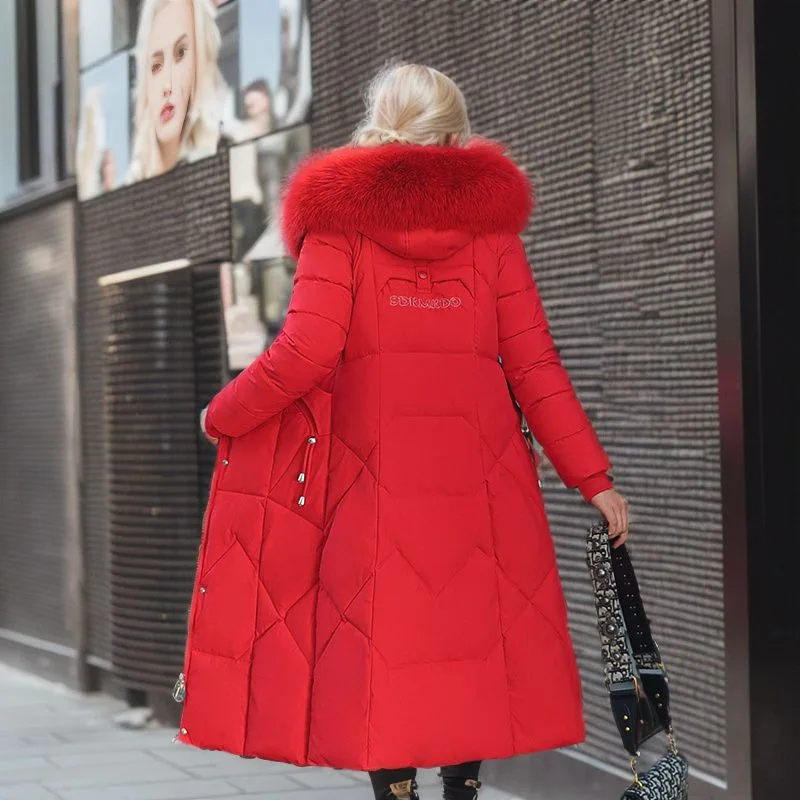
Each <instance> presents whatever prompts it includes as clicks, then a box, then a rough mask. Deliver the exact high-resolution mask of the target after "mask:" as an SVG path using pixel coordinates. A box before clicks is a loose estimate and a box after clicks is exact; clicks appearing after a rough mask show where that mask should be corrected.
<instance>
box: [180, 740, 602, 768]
mask: <svg viewBox="0 0 800 800" xmlns="http://www.w3.org/2000/svg"><path fill="white" fill-rule="evenodd" d="M585 739H586V737H585V735H583V734H582V735H580V736H570V737H567V738H565V739H564V740H557V741H553V742H550V743H546V744H544V743H543V744H540V745H531V746H530V747H520V748H517V747H511V748H503V749H499V750H475V751H472V750H469V751H467V750H464V751H461V752H459V754H458V755H457V756H453V754H452V753H450V754H447V755H444V754H443V755H442V756H440V757H435V756H431V757H427V758H423V759H418V760H417V761H416V762H415V763H414V764H405V763H402V764H400V763H394V762H393V761H386V762H372V761H359V760H358V759H354V760H350V759H347V758H344V759H341V760H339V759H336V760H335V761H325V760H324V759H315V758H298V759H294V758H291V757H288V756H286V755H281V754H279V753H259V754H255V753H252V754H251V753H231V755H234V756H238V757H239V758H245V759H258V760H260V761H271V762H274V763H279V764H290V765H292V766H295V767H327V768H329V769H337V770H339V769H346V770H353V771H356V772H372V771H373V770H378V769H400V768H404V767H413V768H416V769H436V768H439V767H441V766H443V765H445V764H449V763H466V762H468V761H499V760H503V759H507V758H514V757H516V756H526V755H533V754H535V753H545V752H551V751H553V750H563V749H565V748H568V747H575V746H576V745H580V744H583V742H584V741H585ZM175 741H176V742H178V743H180V744H184V745H188V746H190V747H194V748H195V749H197V750H208V751H211V752H216V753H230V750H226V749H225V748H224V747H214V746H212V745H210V744H209V745H200V744H197V743H195V742H193V741H191V739H190V737H189V736H187V735H184V734H179V735H178V736H177V737H176V738H175ZM401 760H402V759H401Z"/></svg>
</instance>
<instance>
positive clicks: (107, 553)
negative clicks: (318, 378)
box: [78, 150, 231, 689]
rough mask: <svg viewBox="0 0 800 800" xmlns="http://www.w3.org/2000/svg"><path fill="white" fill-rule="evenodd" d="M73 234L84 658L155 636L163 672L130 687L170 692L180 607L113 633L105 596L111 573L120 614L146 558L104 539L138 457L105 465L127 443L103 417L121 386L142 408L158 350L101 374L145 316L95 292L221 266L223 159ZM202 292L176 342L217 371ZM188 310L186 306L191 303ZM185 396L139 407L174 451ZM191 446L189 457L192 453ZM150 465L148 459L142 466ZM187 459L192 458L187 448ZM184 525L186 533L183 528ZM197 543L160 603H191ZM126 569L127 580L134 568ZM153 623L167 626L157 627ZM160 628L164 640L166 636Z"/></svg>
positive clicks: (226, 213)
mask: <svg viewBox="0 0 800 800" xmlns="http://www.w3.org/2000/svg"><path fill="white" fill-rule="evenodd" d="M79 224H80V241H79V263H80V271H79V280H78V310H79V315H78V316H79V342H80V357H81V371H80V387H81V406H82V407H81V410H82V429H83V463H84V475H85V487H84V492H83V524H84V537H85V543H86V558H87V561H88V562H89V563H91V564H92V565H93V567H94V568H93V569H92V570H90V571H89V573H88V574H87V614H88V652H89V655H90V657H91V658H92V660H93V661H94V663H95V664H98V665H100V666H101V667H103V668H105V669H112V655H113V652H114V649H115V648H114V646H113V645H114V638H115V633H116V636H117V641H118V642H119V643H120V647H124V648H127V650H126V651H127V652H132V650H131V644H130V635H131V634H130V630H129V628H128V627H127V626H128V625H131V626H132V627H133V628H137V623H138V629H139V630H140V631H143V632H144V633H147V634H148V638H152V636H150V633H152V634H153V635H155V636H156V638H158V637H159V636H160V637H161V641H162V642H164V643H165V646H164V650H165V652H168V657H164V658H162V662H163V663H161V664H159V665H157V666H158V669H156V670H155V671H154V672H153V673H152V674H150V675H145V674H142V677H141V680H139V681H138V682H137V683H138V684H139V685H153V686H155V685H159V686H162V687H163V688H164V689H166V688H167V687H168V683H167V681H166V679H165V677H164V674H165V673H166V674H169V675H172V674H176V673H177V671H178V668H179V666H180V662H181V658H180V655H179V654H178V655H176V653H179V651H181V650H182V647H183V635H184V633H185V620H184V618H183V615H184V610H185V607H184V606H183V605H181V604H180V602H178V603H177V604H172V603H168V604H167V606H165V615H164V616H163V617H158V615H157V616H156V618H155V619H153V618H151V616H150V615H151V614H152V612H153V611H154V610H155V611H156V612H159V611H160V610H161V606H159V605H158V601H153V598H148V599H149V600H150V601H152V602H147V601H145V602H143V603H141V604H140V607H139V610H138V611H136V612H131V611H129V613H128V620H127V622H126V621H125V620H122V622H121V624H116V628H115V622H114V619H112V589H114V586H112V583H113V581H112V571H114V572H115V573H116V574H117V575H119V576H120V577H119V578H118V579H117V580H116V584H115V585H116V587H117V588H116V589H115V591H116V592H117V599H116V601H115V602H116V607H117V608H118V609H121V608H123V607H124V604H125V602H126V598H125V597H123V598H122V599H120V592H122V594H124V592H123V591H122V590H121V588H120V587H121V584H122V582H124V580H125V573H126V570H128V569H129V568H131V567H129V562H128V559H129V558H131V559H133V560H134V561H136V560H137V559H139V561H144V560H146V556H147V554H146V553H145V551H144V550H140V552H138V553H137V552H136V551H135V549H132V548H130V547H128V548H127V550H126V544H125V542H124V541H122V540H121V539H120V540H117V541H116V543H115V541H114V538H113V536H112V527H113V525H112V522H113V520H112V515H111V513H110V510H111V508H112V507H115V508H117V512H116V517H115V519H116V524H117V526H118V530H119V531H123V530H124V528H125V525H126V522H125V520H124V519H123V516H124V514H123V513H122V512H121V511H120V510H119V509H120V508H124V507H125V502H124V498H122V497H121V495H120V493H124V491H125V480H126V479H125V471H126V470H128V471H129V474H130V476H131V478H132V477H133V475H134V473H135V471H136V469H137V462H136V457H135V455H134V456H131V454H130V453H128V454H127V459H126V460H121V461H120V462H119V463H117V464H115V465H112V464H111V463H110V461H109V455H110V453H111V452H112V449H111V441H110V438H111V437H116V441H117V442H118V444H117V446H118V447H119V446H121V445H120V444H119V442H122V443H124V442H125V441H126V418H125V415H123V414H118V413H117V414H115V413H111V412H110V411H109V408H110V406H109V398H113V397H122V398H124V397H125V395H126V391H125V390H126V386H127V389H128V393H129V394H130V395H131V397H138V398H140V399H141V398H142V397H146V393H147V389H146V387H145V386H143V384H142V381H145V382H146V381H147V380H148V379H149V375H148V370H151V371H152V372H153V373H155V372H157V369H156V366H155V361H156V358H157V352H156V350H154V349H153V348H152V347H151V348H150V350H148V349H147V348H146V347H143V348H140V350H139V352H138V359H137V354H136V353H133V354H132V357H133V362H132V366H131V367H130V368H129V370H128V372H127V373H126V372H125V371H124V370H123V371H120V370H118V369H115V370H114V371H113V374H112V372H111V371H109V366H111V365H112V360H113V359H114V358H115V353H116V352H117V351H118V350H126V348H127V350H129V349H130V344H131V340H130V337H129V338H128V340H127V341H126V342H122V343H121V345H122V346H121V347H120V348H116V349H115V346H114V341H113V339H112V338H110V337H111V336H112V335H120V331H124V330H125V329H126V326H130V325H133V326H134V328H135V327H136V319H135V317H134V315H135V314H138V315H139V316H142V318H143V315H144V309H143V308H142V307H141V306H139V307H137V308H136V309H135V308H134V306H130V307H126V306H125V305H124V304H120V303H119V302H117V301H116V300H115V298H116V296H117V293H116V292H115V291H114V290H113V289H106V290H104V289H102V288H101V287H100V285H99V283H98V280H99V279H100V278H101V277H103V276H107V275H111V274H113V273H119V272H125V271H127V270H132V269H135V268H137V267H145V266H150V265H156V264H159V263H162V262H167V261H172V260H175V259H183V258H186V259H189V261H191V262H192V264H194V265H197V267H202V265H205V264H209V263H219V262H220V261H224V260H226V259H228V258H229V257H230V248H231V223H230V195H229V172H228V151H227V150H221V151H220V152H219V153H218V154H217V155H216V156H214V157H212V158H208V159H204V160H202V161H200V162H198V163H197V164H193V165H186V166H181V167H179V168H177V169H175V170H173V171H172V172H169V173H167V174H165V175H162V176H161V177H159V178H155V179H152V180H149V181H145V182H142V183H137V184H134V185H132V186H129V187H126V188H124V189H120V190H118V191H115V192H111V193H109V194H107V195H102V196H100V197H97V198H95V199H93V200H91V201H89V202H86V203H82V204H81V205H80V210H79ZM200 273H201V274H203V273H204V270H200ZM176 275H179V273H176ZM184 277H185V276H184ZM176 280H178V282H179V283H180V282H181V281H183V278H181V277H177V278H176ZM196 280H199V279H196ZM165 281H166V282H165V283H164V291H165V292H166V291H167V290H168V289H169V287H170V286H171V285H172V284H171V283H170V277H169V275H168V276H167V278H166V279H165ZM207 282H208V281H207V278H206V279H205V281H201V283H202V290H200V289H198V293H199V294H200V295H201V296H202V298H203V299H202V302H203V304H204V314H202V315H200V316H202V317H203V320H204V322H201V321H199V318H198V316H197V315H195V314H193V313H192V311H193V309H192V308H186V307H185V304H184V307H182V308H181V314H183V316H182V320H183V321H184V323H185V324H184V328H182V329H181V330H176V329H171V330H172V334H173V335H175V336H176V338H180V337H181V336H183V337H184V338H183V339H181V341H184V340H188V341H191V340H192V337H193V336H194V337H195V339H196V341H197V343H198V351H197V352H198V354H203V355H208V353H209V352H211V355H210V356H209V358H212V359H213V358H216V359H217V362H216V363H217V364H221V358H220V356H219V355H218V354H217V355H216V356H215V355H214V352H217V353H218V349H219V346H220V344H219V338H218V337H219V335H220V331H219V315H218V314H215V312H214V309H213V306H214V304H215V302H216V303H218V302H219V299H218V298H219V293H218V287H217V292H216V294H214V292H213V291H211V292H210V296H209V289H208V286H207ZM198 285H199V284H198ZM134 290H135V287H131V288H130V290H129V291H131V292H133V291H134ZM186 292H187V294H186V297H187V298H189V297H190V296H191V293H190V292H189V290H188V289H186ZM186 302H187V303H191V301H190V300H188V299H187V300H186ZM209 305H211V306H212V308H211V309H208V306H209ZM154 308H155V304H154ZM112 314H115V315H117V318H115V319H113V320H112V319H111V315H112ZM196 326H200V327H199V329H198V330H195V327H196ZM145 327H146V326H145ZM209 329H210V330H211V333H210V334H209V333H208V330H209ZM203 331H205V333H203ZM200 334H202V335H203V336H206V337H207V336H209V335H211V336H212V337H214V336H216V337H217V342H218V345H217V351H214V347H213V346H211V350H210V351H209V345H208V343H207V342H204V341H203V339H202V338H201V336H200ZM137 335H141V337H142V339H146V331H140V332H139V334H137ZM151 344H152V343H151ZM127 350H126V352H127ZM190 371H191V370H190ZM220 372H221V370H220ZM220 377H221V376H220ZM203 380H204V381H205V383H204V384H203V385H204V386H207V385H208V384H209V380H210V382H212V383H213V376H212V378H211V379H209V378H208V376H204V377H203ZM126 381H127V384H126ZM218 385H219V379H218V380H217V386H218ZM184 388H185V393H188V394H186V396H187V397H188V398H189V400H188V401H187V403H186V407H185V408H184V409H183V411H182V412H181V410H180V408H178V409H176V408H175V406H174V405H170V403H169V397H167V398H165V403H164V404H163V407H161V406H159V405H158V403H156V405H155V406H153V405H152V403H150V405H149V406H148V408H147V409H146V410H147V411H148V412H149V413H151V414H155V415H156V416H158V415H159V414H161V417H160V421H161V424H163V425H164V427H165V432H164V437H165V442H167V440H170V441H172V440H171V437H172V436H173V435H174V434H175V428H174V425H179V426H181V431H182V434H181V435H183V437H184V438H183V439H182V441H183V442H184V443H185V442H187V441H191V434H193V433H194V431H195V430H196V426H195V423H194V420H195V419H196V415H195V412H196V411H197V409H196V408H195V407H194V403H195V398H194V388H195V387H194V386H192V385H188V386H186V387H184ZM211 394H213V391H211V392H209V393H208V396H206V397H205V401H204V403H203V404H205V402H207V401H208V399H209V396H210V395H211ZM148 402H149V401H148ZM143 410H144V409H143ZM112 412H113V409H112ZM130 417H131V418H130V419H129V420H128V423H127V424H128V425H133V423H134V422H135V414H134V413H133V411H130ZM186 431H188V433H189V434H190V435H189V439H187V438H186ZM128 438H129V437H128ZM173 444H174V442H173ZM171 446H172V445H169V444H166V446H165V452H164V454H165V458H169V449H170V447H171ZM191 447H192V448H193V447H194V444H192V445H191ZM151 455H152V454H151V453H148V454H147V457H150V456H151ZM186 455H187V454H185V453H175V452H174V451H173V453H172V456H171V457H172V460H175V459H176V458H179V457H180V458H183V457H184V456H186ZM188 457H191V458H194V450H193V449H192V452H191V453H190V454H188ZM203 462H204V464H205V466H204V467H202V468H201V472H202V471H204V470H207V469H209V468H210V464H209V463H207V458H205V457H203ZM145 463H150V462H146V461H145V459H142V464H143V465H144V464H145ZM165 463H166V462H165ZM151 466H152V464H151ZM114 480H116V483H114V482H113V481H114ZM172 489H173V491H174V490H180V491H182V492H183V493H184V496H185V493H186V492H187V491H188V492H189V493H190V495H191V496H192V498H193V499H195V500H196V502H197V504H198V507H199V505H200V504H201V503H202V502H203V501H204V499H205V498H204V497H201V496H200V494H199V493H198V487H197V485H196V481H195V485H194V486H192V485H191V482H189V483H184V484H183V485H182V487H177V489H176V487H175V486H173V487H172ZM112 495H114V496H113V497H112ZM165 502H167V501H165ZM158 505H159V502H158V501H156V502H155V504H154V508H155V507H156V506H158ZM127 508H128V511H129V512H130V513H131V514H132V517H131V520H130V524H131V525H132V524H134V522H135V520H134V517H136V518H140V517H141V513H140V511H139V510H137V509H136V508H134V507H133V506H131V505H130V504H128V506H127ZM195 510H197V509H195ZM188 524H189V525H190V526H191V521H189V523H188ZM192 531H193V536H194V537H195V538H196V537H199V525H197V524H195V525H194V527H193V528H192ZM198 541H199V540H198ZM185 544H186V543H185V542H184V545H185ZM196 544H197V542H196V541H189V543H188V551H187V550H185V549H184V550H180V548H173V550H172V554H173V555H174V559H170V558H169V557H166V558H165V559H164V561H163V564H162V565H161V567H160V569H161V573H160V574H161V577H162V581H161V584H160V585H161V586H162V587H163V590H164V592H165V596H166V595H169V594H170V593H174V592H177V593H178V594H180V592H181V591H182V589H181V587H184V589H185V593H186V595H187V596H186V598H185V600H186V602H188V591H189V589H190V587H191V579H192V576H193V574H194V567H195V553H196ZM112 551H113V557H112ZM186 552H188V553H189V555H188V557H187V556H185V553H186ZM151 560H152V559H151ZM112 565H113V566H114V570H112ZM132 569H134V571H135V567H132ZM170 580H171V581H172V584H173V587H177V588H175V589H174V590H173V588H171V587H170V585H169V581H170ZM139 585H140V586H142V585H144V586H145V587H146V586H147V585H149V584H147V581H146V580H144V579H143V581H142V582H140V583H139ZM145 594H147V591H145V592H144V593H143V598H142V599H144V595H145ZM127 601H132V602H135V601H136V597H134V595H133V594H129V595H128V596H127ZM137 614H139V615H140V616H137ZM117 619H120V617H117ZM159 619H160V620H161V621H162V622H163V625H159ZM148 626H149V627H148ZM162 628H163V630H162ZM167 629H168V630H169V631H170V632H169V633H164V631H165V630H167ZM118 652H120V653H121V652H123V650H121V649H120V650H118ZM156 660H157V659H156ZM119 668H120V669H121V670H122V672H123V673H124V675H125V678H126V680H128V679H129V678H130V676H131V673H132V672H133V671H134V667H133V666H131V665H129V664H120V665H119ZM159 670H161V671H159Z"/></svg>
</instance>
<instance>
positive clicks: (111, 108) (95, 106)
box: [75, 51, 130, 200]
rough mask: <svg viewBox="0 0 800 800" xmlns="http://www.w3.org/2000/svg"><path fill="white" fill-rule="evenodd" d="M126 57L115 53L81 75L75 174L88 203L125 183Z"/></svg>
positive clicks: (127, 145)
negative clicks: (89, 200)
mask: <svg viewBox="0 0 800 800" xmlns="http://www.w3.org/2000/svg"><path fill="white" fill-rule="evenodd" d="M128 71H129V69H128V53H127V52H126V51H123V52H120V53H117V54H115V55H113V56H111V57H110V58H107V59H105V60H103V61H101V62H100V63H98V64H96V65H95V66H93V67H90V68H88V69H86V70H84V71H83V73H82V74H81V111H80V120H79V124H78V139H77V152H76V154H75V157H76V158H75V172H76V177H77V182H78V196H79V197H80V198H81V200H88V199H90V198H92V197H95V196H96V195H99V194H102V193H103V192H108V191H111V190H112V189H116V188H117V187H118V186H120V185H121V184H122V183H124V181H125V175H126V172H127V170H128V158H129V155H130V110H129V98H128Z"/></svg>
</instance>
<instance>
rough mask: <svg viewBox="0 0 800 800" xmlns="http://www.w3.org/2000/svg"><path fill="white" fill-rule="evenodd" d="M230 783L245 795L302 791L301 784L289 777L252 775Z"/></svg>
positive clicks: (231, 780) (232, 780)
mask: <svg viewBox="0 0 800 800" xmlns="http://www.w3.org/2000/svg"><path fill="white" fill-rule="evenodd" d="M228 783H230V784H231V785H232V786H235V787H236V788H237V789H239V790H240V791H242V792H244V793H245V794H277V793H282V794H286V793H288V792H292V793H294V792H296V791H297V790H298V789H302V786H301V785H300V784H299V783H296V782H295V781H293V780H292V779H291V777H289V776H287V775H251V776H249V777H245V778H231V779H230V780H229V781H228ZM292 797H294V794H292Z"/></svg>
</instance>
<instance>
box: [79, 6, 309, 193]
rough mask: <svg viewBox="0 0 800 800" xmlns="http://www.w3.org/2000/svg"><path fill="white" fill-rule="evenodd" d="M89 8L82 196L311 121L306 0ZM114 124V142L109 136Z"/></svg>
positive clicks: (83, 15) (83, 27)
mask: <svg viewBox="0 0 800 800" xmlns="http://www.w3.org/2000/svg"><path fill="white" fill-rule="evenodd" d="M79 11H80V22H79V25H80V38H81V44H82V49H81V90H82V99H81V108H82V112H81V127H82V129H83V130H85V132H86V133H87V136H88V139H86V140H82V142H81V143H80V144H81V145H82V146H83V148H84V149H83V151H82V154H81V153H77V154H76V156H77V157H78V159H79V160H80V158H81V155H83V161H82V163H83V170H81V171H80V172H79V184H80V186H81V192H80V193H81V198H82V199H87V198H89V197H93V196H95V195H97V194H101V193H102V192H106V191H109V190H111V189H115V188H117V187H118V186H121V185H124V184H127V183H135V182H137V181H141V180H146V179H148V178H153V177H156V176H158V175H162V174H164V173H167V172H169V171H170V170H172V169H174V168H175V167H176V166H178V165H179V164H183V163H191V162H194V161H197V160H198V159H201V158H205V157H207V156H211V155H213V154H214V153H215V152H216V151H217V148H218V147H219V144H220V141H221V140H224V141H225V142H226V143H227V144H229V145H234V144H238V143H242V142H246V141H249V140H252V139H257V138H260V137H263V136H265V135H267V134H270V133H275V132H276V131H280V130H286V129H289V128H292V127H295V126H297V125H301V124H303V123H305V122H307V120H308V114H309V109H310V105H311V36H310V30H309V18H308V2H307V0H81V1H80V4H79ZM112 129H113V139H114V144H113V146H111V147H105V146H104V144H103V143H102V142H101V143H100V144H98V142H97V140H98V139H102V138H104V137H105V136H106V135H111V134H110V133H109V131H112ZM123 129H125V131H126V133H125V136H126V137H127V139H126V141H125V142H124V143H123V142H122V140H121V136H122V133H121V132H122V131H123ZM123 145H124V147H123ZM79 147H80V145H79ZM121 147H122V148H123V149H122V150H121V149H120V148H121ZM97 149H99V152H100V153H101V154H102V153H104V152H106V151H108V154H107V156H106V158H107V164H106V166H105V167H103V166H102V165H100V164H98V163H97V161H98V158H100V156H99V155H98V154H97V153H95V150H97ZM123 151H124V152H123ZM112 159H113V163H112ZM103 170H106V172H107V173H108V174H106V175H105V177H104V176H103Z"/></svg>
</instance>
